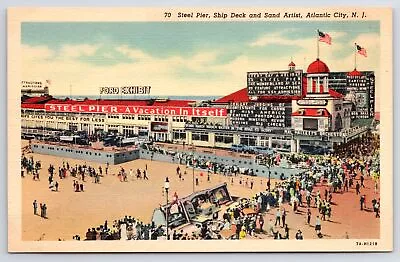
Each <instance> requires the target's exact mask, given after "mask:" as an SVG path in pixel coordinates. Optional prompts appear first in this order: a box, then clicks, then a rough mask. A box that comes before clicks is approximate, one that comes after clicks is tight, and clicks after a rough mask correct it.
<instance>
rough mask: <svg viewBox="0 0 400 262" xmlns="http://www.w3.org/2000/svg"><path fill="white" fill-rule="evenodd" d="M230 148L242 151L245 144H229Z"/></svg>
mask: <svg viewBox="0 0 400 262" xmlns="http://www.w3.org/2000/svg"><path fill="white" fill-rule="evenodd" d="M231 150H232V151H234V152H239V153H242V152H244V150H245V146H244V145H240V144H239V145H232V146H231Z"/></svg>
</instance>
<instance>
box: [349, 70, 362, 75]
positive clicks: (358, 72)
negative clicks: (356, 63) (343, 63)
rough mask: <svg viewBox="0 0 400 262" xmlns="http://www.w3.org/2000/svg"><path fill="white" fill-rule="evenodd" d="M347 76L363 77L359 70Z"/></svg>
mask: <svg viewBox="0 0 400 262" xmlns="http://www.w3.org/2000/svg"><path fill="white" fill-rule="evenodd" d="M347 75H348V76H362V73H361V72H360V71H357V69H354V70H353V71H351V72H349V73H348V74H347Z"/></svg>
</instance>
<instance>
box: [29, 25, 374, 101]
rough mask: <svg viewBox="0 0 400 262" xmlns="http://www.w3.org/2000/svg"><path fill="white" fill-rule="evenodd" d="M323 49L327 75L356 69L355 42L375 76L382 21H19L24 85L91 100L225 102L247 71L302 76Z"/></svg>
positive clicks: (243, 83) (361, 65) (242, 84)
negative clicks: (121, 96) (290, 71)
mask: <svg viewBox="0 0 400 262" xmlns="http://www.w3.org/2000/svg"><path fill="white" fill-rule="evenodd" d="M317 29H319V30H321V31H323V32H325V33H328V34H330V35H331V37H332V45H330V46H328V45H327V44H325V43H320V58H321V60H323V61H324V62H326V63H327V65H328V66H329V68H330V70H331V71H342V72H343V71H351V70H353V69H354V55H353V54H354V50H355V49H354V42H355V41H357V43H358V44H360V45H361V46H363V47H365V48H366V49H367V50H368V55H369V56H368V58H364V57H361V56H358V57H359V58H358V60H359V63H358V65H359V67H358V69H359V70H361V71H362V70H365V71H366V70H368V71H369V70H373V71H377V70H378V69H379V58H380V42H379V41H380V40H379V39H380V38H379V35H380V34H379V30H380V26H379V22H375V21H365V22H364V21H362V22H360V21H335V22H333V21H315V22H314V21H296V22H285V21H273V22H265V21H264V22H259V21H257V22H232V21H230V22H91V23H89V22H42V23H40V22H34V23H33V22H24V23H22V36H21V42H22V46H23V49H22V51H23V77H24V79H29V80H36V79H51V80H52V82H53V86H52V87H51V93H52V94H55V95H64V94H66V93H68V91H67V90H69V86H72V87H73V88H72V89H73V93H74V94H79V95H95V94H97V93H98V88H99V87H101V86H115V85H117V86H122V85H150V86H152V87H153V89H152V95H160V96H168V95H180V94H182V93H184V94H186V95H216V96H219V95H226V94H229V93H231V92H235V91H237V90H239V89H241V88H243V87H245V86H246V73H247V72H249V71H267V70H285V69H287V65H288V64H289V62H290V60H291V58H293V60H294V62H295V63H296V64H297V68H299V69H303V70H306V69H307V66H308V64H310V63H311V62H312V61H314V60H315V59H316V54H317V51H316V50H317V48H316V43H317V41H316V40H317V32H316V30H317Z"/></svg>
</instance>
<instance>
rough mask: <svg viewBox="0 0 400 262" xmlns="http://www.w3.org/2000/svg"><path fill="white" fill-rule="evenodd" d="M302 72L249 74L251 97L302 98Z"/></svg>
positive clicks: (248, 84) (248, 83) (248, 81)
mask: <svg viewBox="0 0 400 262" xmlns="http://www.w3.org/2000/svg"><path fill="white" fill-rule="evenodd" d="M302 76H303V72H302V71H301V70H295V71H289V70H286V71H266V72H248V73H247V88H248V93H249V96H301V95H302Z"/></svg>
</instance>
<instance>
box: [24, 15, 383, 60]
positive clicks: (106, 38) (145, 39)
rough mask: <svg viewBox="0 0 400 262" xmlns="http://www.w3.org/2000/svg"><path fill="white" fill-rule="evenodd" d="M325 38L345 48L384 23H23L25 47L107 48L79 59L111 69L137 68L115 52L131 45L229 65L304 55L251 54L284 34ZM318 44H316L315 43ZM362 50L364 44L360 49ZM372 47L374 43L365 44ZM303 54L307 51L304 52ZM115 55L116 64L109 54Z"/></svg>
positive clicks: (278, 49) (269, 50)
mask: <svg viewBox="0 0 400 262" xmlns="http://www.w3.org/2000/svg"><path fill="white" fill-rule="evenodd" d="M317 28H319V29H320V30H321V31H324V32H328V33H330V32H344V33H346V34H344V35H342V36H340V37H336V38H335V36H334V35H331V36H332V38H333V44H335V43H344V42H347V41H349V39H352V38H356V37H357V36H358V35H360V34H363V33H379V23H378V22H374V21H367V22H359V21H358V22H349V21H346V22H310V21H307V22H268V23H266V22H236V23H235V22H229V23H219V22H209V23H202V22H190V23H184V22H171V23H165V22H164V23H160V22H126V23H119V22H115V23H110V22H107V23H23V24H22V40H21V41H22V44H25V45H29V46H43V45H44V46H47V47H48V48H50V49H52V50H54V51H56V52H58V51H59V50H60V49H61V47H62V46H63V45H66V44H68V45H81V44H90V45H94V44H101V45H102V46H101V48H99V49H98V50H97V51H96V53H95V54H93V55H91V56H81V57H79V59H80V60H81V61H85V62H88V63H92V64H95V65H99V66H100V65H110V64H117V63H120V62H135V61H133V60H131V59H129V58H127V57H126V56H124V55H123V54H121V53H119V52H118V51H116V50H115V47H117V46H120V45H127V46H129V47H132V48H136V49H139V50H142V51H144V52H146V53H149V54H151V55H152V56H155V57H160V58H165V57H168V56H172V55H180V56H183V57H185V56H186V57H190V56H192V55H194V54H195V53H197V52H202V51H208V50H223V52H221V54H220V55H219V56H218V57H217V59H216V60H215V61H214V62H215V63H221V64H223V63H227V62H229V61H231V60H233V59H235V58H236V57H238V56H240V55H246V56H248V57H250V58H252V57H259V56H260V55H261V54H262V55H263V56H266V57H271V58H277V57H285V58H286V57H287V56H288V53H289V54H290V55H291V56H295V55H296V53H297V52H300V51H302V50H301V49H299V47H298V46H296V44H295V43H294V44H293V45H290V44H269V45H266V46H255V47H251V48H249V46H248V44H249V43H251V42H253V41H255V40H256V39H257V38H259V37H261V36H263V35H265V34H269V33H275V32H281V33H282V34H281V35H282V37H284V38H286V39H293V40H295V39H301V38H309V37H313V36H315V35H316V29H317ZM310 44H313V43H310ZM360 44H361V45H362V44H363V43H360ZM365 44H368V43H365ZM300 48H301V47H300ZM110 52H111V53H113V56H112V58H109V57H107V56H104V54H110ZM352 52H353V50H352V49H351V48H345V47H344V48H342V49H340V50H336V53H335V55H336V56H337V57H338V58H341V57H345V56H347V55H349V54H351V53H352Z"/></svg>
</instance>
